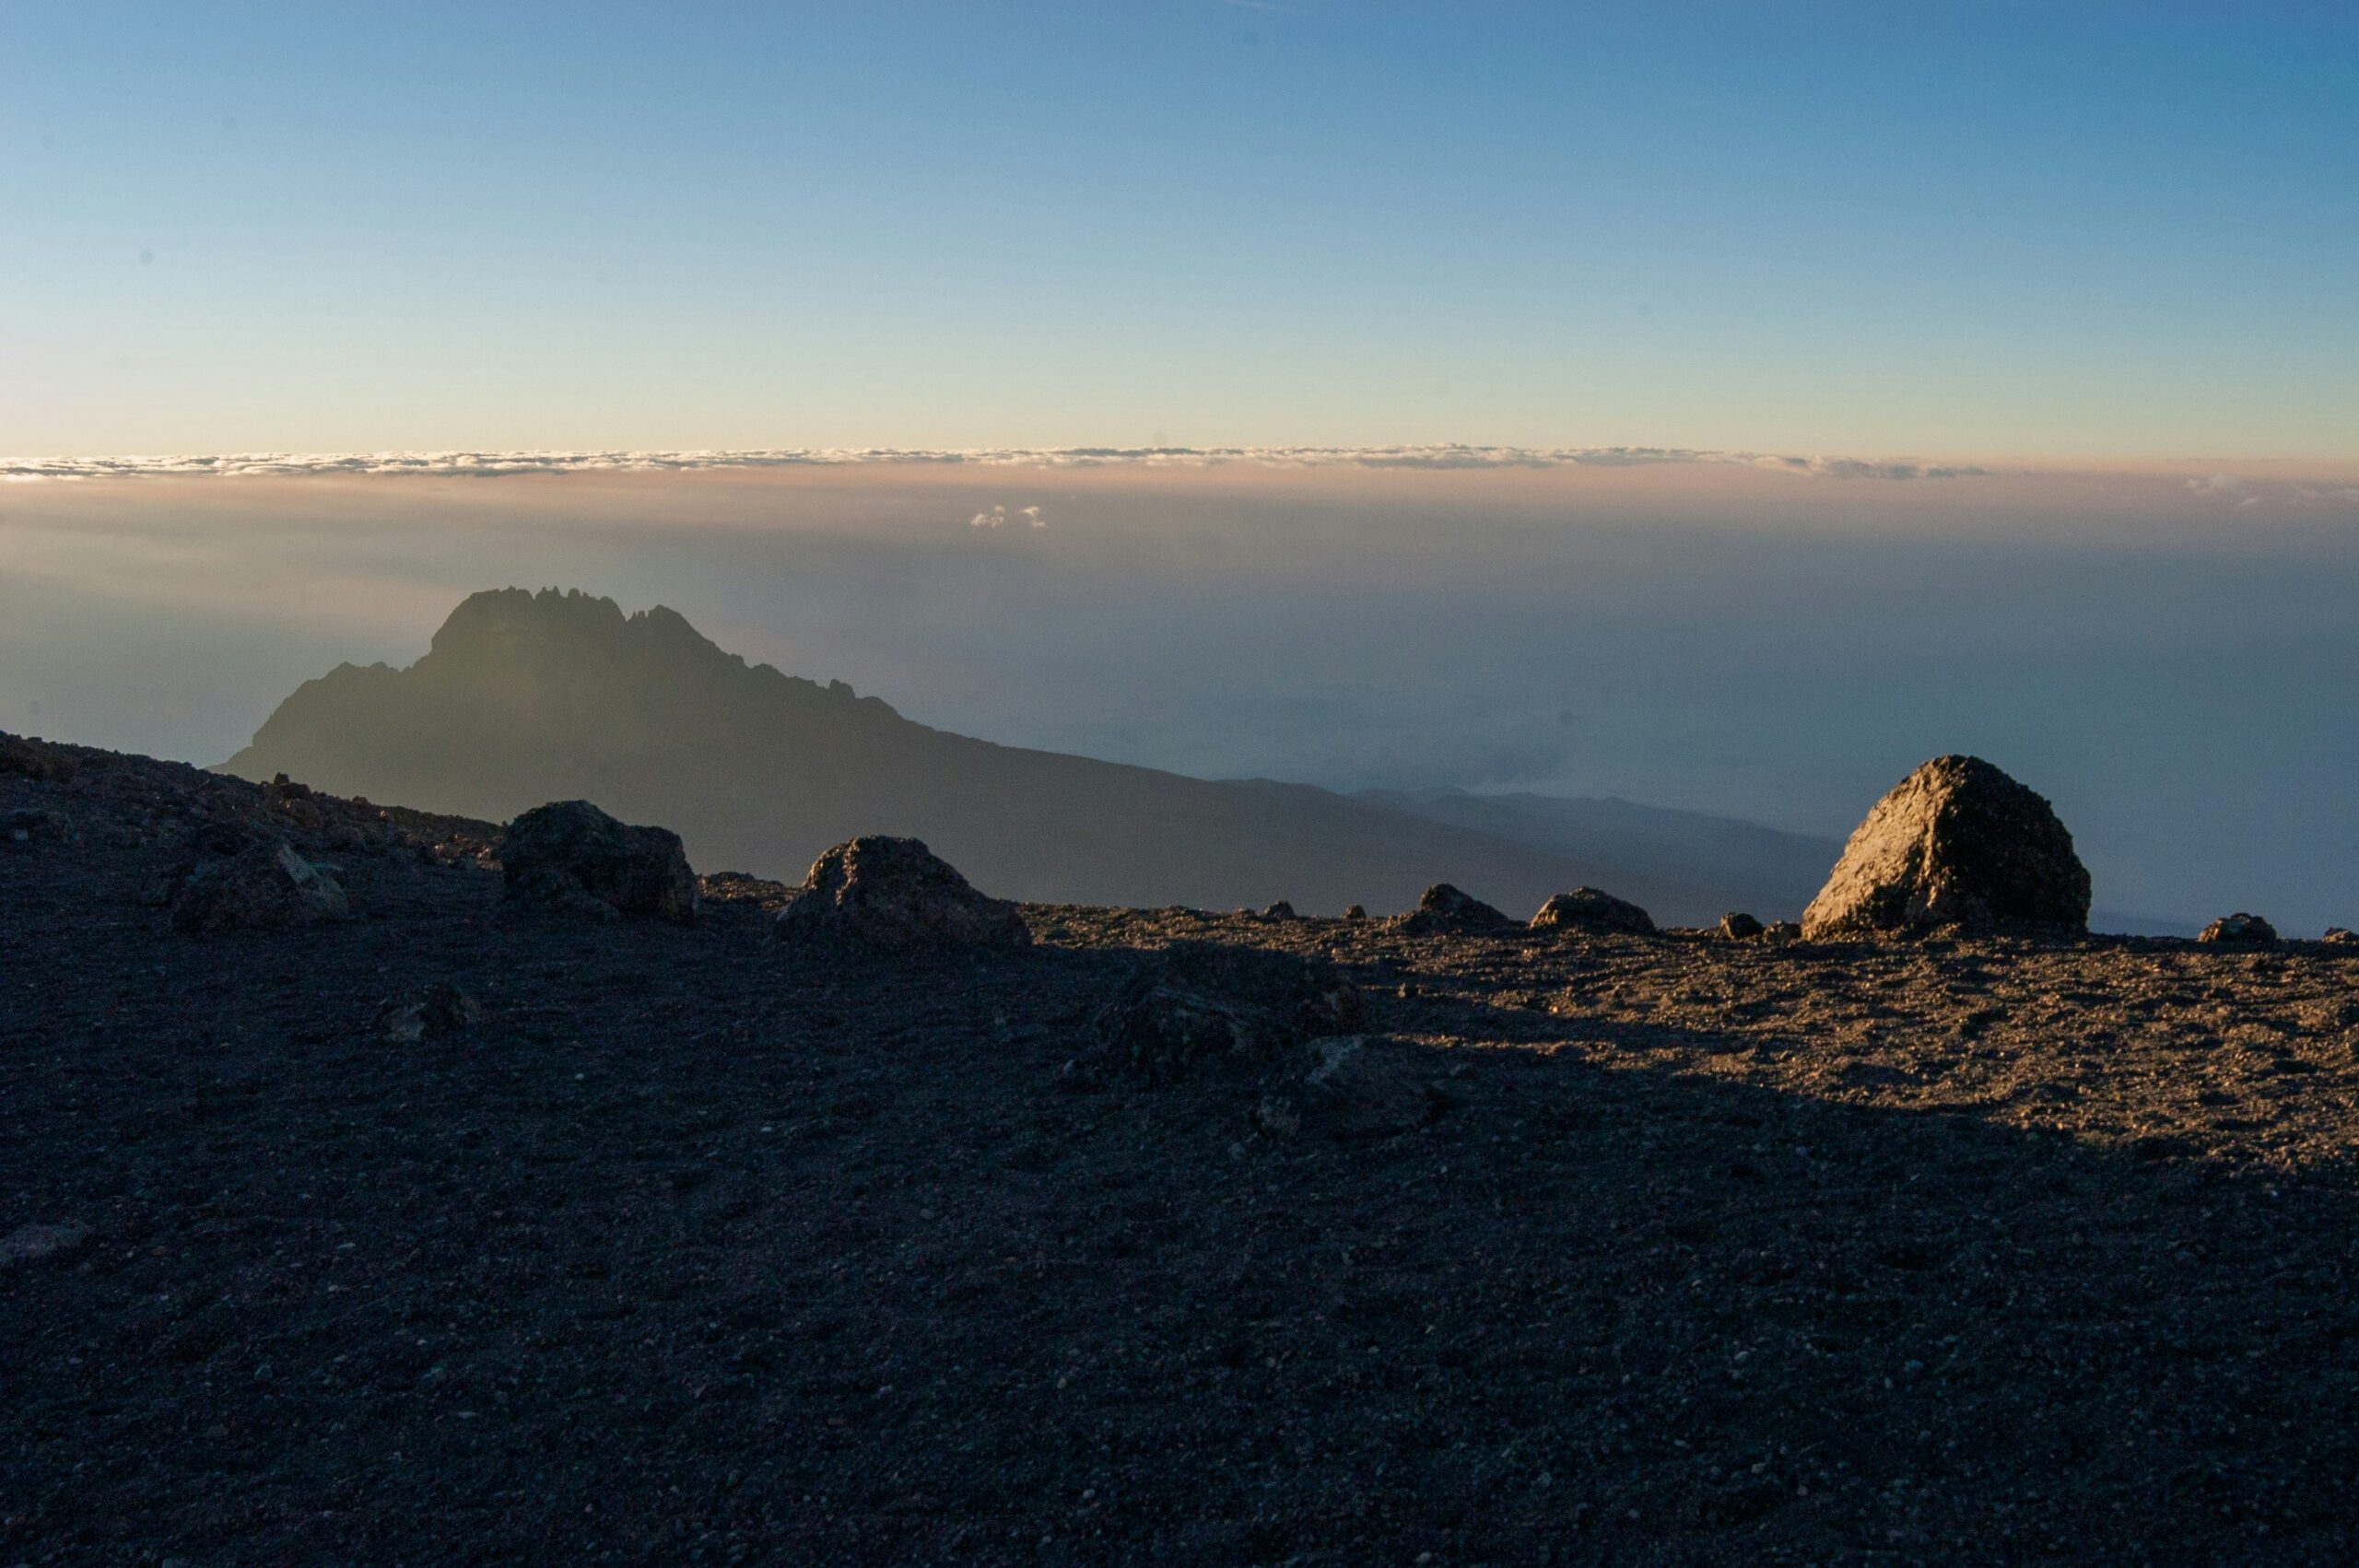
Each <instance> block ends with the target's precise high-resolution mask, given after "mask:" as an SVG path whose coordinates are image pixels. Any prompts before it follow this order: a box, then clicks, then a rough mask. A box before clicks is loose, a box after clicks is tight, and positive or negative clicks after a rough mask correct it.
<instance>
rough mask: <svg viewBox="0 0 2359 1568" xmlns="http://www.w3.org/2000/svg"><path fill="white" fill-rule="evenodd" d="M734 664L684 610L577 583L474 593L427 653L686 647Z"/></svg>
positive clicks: (673, 650) (626, 656)
mask: <svg viewBox="0 0 2359 1568" xmlns="http://www.w3.org/2000/svg"><path fill="white" fill-rule="evenodd" d="M684 651H685V652H688V653H691V654H693V655H696V656H700V657H707V658H712V659H719V660H723V661H728V662H732V663H734V662H735V661H734V660H730V659H729V656H728V655H726V654H724V653H722V650H721V649H720V648H718V647H717V646H715V645H714V643H713V642H712V641H711V640H710V638H706V637H705V636H703V635H702V634H701V633H699V632H698V630H697V629H696V628H695V627H694V626H690V625H689V624H688V622H687V617H686V616H684V615H682V614H680V613H679V612H678V611H676V610H673V609H670V608H667V607H666V606H664V605H661V604H658V605H656V606H655V607H653V608H652V609H648V610H640V611H638V612H636V613H634V614H624V613H623V609H622V606H621V605H619V604H617V603H615V602H614V601H613V600H611V599H608V598H605V597H604V596H603V595H600V594H595V593H584V592H582V591H581V590H580V589H578V588H567V589H557V588H544V589H542V590H541V591H538V592H537V593H536V592H534V591H532V590H530V589H525V588H493V589H487V590H485V591H482V592H480V593H471V594H469V595H467V597H466V599H465V600H464V601H463V602H462V603H460V605H459V607H458V608H457V609H455V610H453V611H452V612H451V614H450V616H449V618H448V619H446V620H445V621H444V622H443V623H442V627H441V629H440V631H438V632H436V633H435V634H434V640H433V644H432V647H431V650H430V651H429V653H428V659H430V660H433V661H436V662H438V663H440V664H452V663H457V664H468V665H474V664H484V663H494V664H497V663H510V662H515V661H528V662H529V661H537V660H538V659H539V658H541V657H545V656H555V657H558V658H569V659H578V658H581V657H585V656H587V657H593V658H597V659H601V660H639V659H644V658H647V657H649V656H650V655H653V654H670V655H674V656H676V655H677V654H679V653H681V652H684Z"/></svg>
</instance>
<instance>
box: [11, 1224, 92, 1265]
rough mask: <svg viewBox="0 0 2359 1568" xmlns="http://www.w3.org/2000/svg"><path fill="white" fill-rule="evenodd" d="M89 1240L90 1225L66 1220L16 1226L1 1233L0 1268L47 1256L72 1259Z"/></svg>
mask: <svg viewBox="0 0 2359 1568" xmlns="http://www.w3.org/2000/svg"><path fill="white" fill-rule="evenodd" d="M89 1242H90V1227H89V1226H88V1225H85V1224H80V1223H76V1222H74V1221H71V1220H68V1221H66V1222H65V1223H63V1224H56V1225H18V1227H17V1228H16V1229H15V1230H13V1231H10V1232H9V1233H8V1234H7V1235H5V1236H0V1269H10V1268H14V1267H16V1266H17V1265H18V1264H19V1263H38V1262H41V1260H42V1259H43V1258H71V1257H72V1256H73V1255H74V1254H76V1253H77V1252H79V1251H81V1250H82V1248H84V1247H85V1246H88V1245H89Z"/></svg>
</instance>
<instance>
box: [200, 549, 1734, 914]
mask: <svg viewBox="0 0 2359 1568" xmlns="http://www.w3.org/2000/svg"><path fill="white" fill-rule="evenodd" d="M223 766H224V769H225V770H226V771H228V772H230V773H234V774H238V775H241V776H243V777H246V778H268V777H270V776H271V775H272V774H274V773H282V772H283V773H286V774H288V776H289V777H291V778H298V779H300V780H302V781H303V782H305V783H308V784H311V785H313V786H315V787H317V788H320V789H324V790H334V791H336V792H339V793H345V794H361V795H367V796H369V797H370V798H372V799H379V800H397V801H401V802H405V803H408V804H413V805H416V806H418V807H421V808H425V809H429V810H437V811H448V812H453V813H464V814H468V815H474V816H482V817H489V818H505V817H508V816H511V815H513V814H514V813H517V812H520V811H522V810H525V809H526V808H528V807H531V806H534V805H536V804H539V803H540V802H543V801H547V800H555V799H562V798H568V797H574V796H581V797H585V798H588V799H590V800H593V801H595V802H598V803H599V804H600V805H602V806H604V807H605V808H606V809H607V810H609V811H611V812H614V813H616V814H618V815H620V816H623V817H625V818H627V819H628V820H631V821H640V822H654V823H660V824H662V825H664V826H667V827H671V828H673V829H675V830H676V831H677V832H679V833H680V834H681V835H682V836H683V837H685V838H686V840H687V847H688V851H689V855H690V857H691V858H692V859H693V860H695V861H696V863H697V864H698V866H699V867H700V868H704V869H708V870H719V869H722V868H733V869H739V870H745V871H750V872H757V873H759V874H762V875H768V876H780V877H787V878H790V879H799V878H800V876H801V875H802V872H803V871H804V868H805V867H806V866H807V865H808V864H809V863H810V861H811V860H814V859H815V858H816V856H817V855H818V853H819V852H820V851H821V850H822V849H824V848H827V846H828V845H830V844H834V843H837V842H839V841H841V840H843V839H845V838H849V837H852V836H854V835H856V834H861V833H897V834H910V835H915V836H916V837H921V838H924V839H925V840H926V841H927V842H928V843H929V844H931V845H932V846H933V848H935V850H936V851H937V852H939V853H941V854H942V855H944V856H945V857H946V858H947V859H948V860H950V861H951V862H952V863H953V864H955V865H957V866H958V867H959V868H960V869H961V870H963V871H965V872H967V873H968V876H969V877H971V878H972V879H973V880H974V881H975V882H976V883H977V884H978V885H980V886H982V887H984V888H987V889H988V890H990V891H991V892H992V893H994V894H997V895H1002V896H1006V897H1015V898H1025V899H1032V900H1039V901H1053V902H1063V903H1090V904H1128V905H1157V904H1185V905H1193V906H1199V907H1235V906H1237V905H1240V904H1245V905H1260V904H1264V903H1268V902H1271V901H1273V900H1276V899H1281V898H1284V899H1288V900H1291V901H1292V902H1294V903H1295V904H1297V906H1299V907H1301V908H1302V909H1303V910H1304V911H1305V912H1306V913H1308V912H1310V911H1313V910H1334V909H1339V908H1341V907H1343V906H1344V905H1345V904H1348V903H1354V902H1358V903H1364V904H1366V905H1367V906H1368V907H1370V908H1371V909H1373V910H1377V911H1379V912H1381V911H1384V910H1389V909H1397V908H1402V907H1407V906H1408V905H1410V904H1411V903H1413V902H1414V900H1415V898H1416V896H1417V895H1418V893H1419V892H1420V891H1421V890H1422V889H1423V888H1424V887H1426V885H1427V884H1428V883H1434V882H1437V881H1449V882H1454V883H1458V884H1459V885H1461V886H1462V887H1464V888H1466V889H1467V890H1468V891H1470V892H1472V893H1474V894H1475V895H1478V896H1480V897H1484V898H1486V899H1489V900H1491V901H1493V902H1495V903H1497V904H1499V905H1500V906H1501V907H1505V908H1508V909H1509V910H1511V911H1513V912H1515V913H1517V914H1521V913H1524V912H1526V911H1528V910H1530V909H1532V908H1533V907H1537V906H1538V904H1539V903H1540V902H1541V901H1542V900H1543V898H1545V897H1546V896H1547V895H1549V894H1551V893H1554V892H1558V891H1561V890H1563V889H1565V888H1567V887H1570V886H1573V885H1575V884H1577V883H1585V882H1586V883H1593V884H1596V885H1601V886H1605V887H1608V888H1610V889H1612V890H1613V891H1614V892H1616V893H1618V894H1621V895H1623V896H1625V897H1629V898H1635V899H1637V901H1638V902H1640V903H1642V904H1644V905H1646V906H1647V907H1649V908H1650V909H1652V910H1654V911H1655V913H1656V914H1657V916H1658V917H1659V918H1661V919H1672V920H1680V919H1690V920H1694V919H1711V918H1715V917H1717V915H1718V914H1719V911H1720V910H1721V909H1723V908H1725V907H1729V896H1728V894H1727V893H1726V891H1725V890H1724V889H1723V888H1721V887H1720V886H1719V885H1718V884H1717V883H1715V881H1714V880H1713V879H1711V878H1709V877H1697V876H1690V875H1676V874H1674V875H1664V874H1661V872H1655V871H1652V870H1650V869H1649V868H1648V867H1646V866H1644V865H1624V864H1621V863H1618V862H1615V861H1612V860H1598V859H1595V858H1592V857H1584V856H1579V855H1574V854H1567V853H1566V852H1564V851H1563V850H1562V849H1561V848H1554V847H1550V848H1540V847H1534V846H1532V845H1528V844H1519V843H1514V842H1511V841H1509V840H1508V839H1506V838H1503V837H1498V836H1496V835H1495V834H1491V833H1487V832H1484V831H1481V830H1480V829H1479V828H1478V827H1475V826H1471V825H1460V824H1454V823H1449V822H1442V821H1435V820H1431V819H1430V818H1428V817H1425V816H1420V815H1416V814H1413V813H1409V812H1405V811H1402V810H1400V809H1398V808H1397V807H1394V806H1392V805H1390V804H1388V803H1385V802H1378V801H1370V800H1355V799H1350V798H1347V797H1344V796H1341V795H1337V794H1333V793H1332V792H1330V791H1327V790H1319V789H1315V788H1312V787H1310V786H1308V785H1298V784H1279V783H1272V782H1269V781H1266V780H1258V779H1257V780H1250V781H1232V782H1211V781H1207V780H1203V779H1196V778H1182V777H1180V776H1179V775H1177V774H1171V773H1164V772H1159V771H1157V770H1156V769H1153V768H1144V767H1133V766H1124V765H1121V764H1116V763H1108V762H1099V761H1095V760H1092V759H1090V758H1086V757H1078V756H1068V755H1060V754H1057V753H1051V752H1039V751H1028V750H1025V749H1022V748H1019V747H1013V746H1002V745H996V744H993V743H990V742H987V741H979V740H973V739H970V738H968V737H966V736H963V735H955V734H950V733H948V732H946V731H939V730H934V729H931V728H928V727H927V726H925V725H921V724H918V723H915V722H913V721H911V720H907V719H904V718H902V717H901V716H900V715H899V714H898V713H896V712H895V711H894V710H893V709H892V708H889V707H887V706H886V704H885V703H883V702H881V701H879V700H877V699H876V698H874V697H862V696H855V695H854V694H853V693H852V691H851V688H850V687H849V686H846V685H842V684H841V683H831V684H829V685H824V686H823V685H817V684H816V683H814V682H811V681H807V680H803V679H799V678H797V677H794V676H791V675H786V674H782V673H780V672H779V671H777V670H775V669H772V668H770V667H769V666H768V665H748V664H746V663H745V661H744V660H743V659H740V658H737V657H736V656H734V655H732V654H729V653H725V652H723V651H722V649H719V648H717V647H715V646H714V645H713V644H712V643H711V642H710V641H709V640H707V639H706V638H703V637H702V636H700V635H699V634H698V632H697V631H696V630H695V628H694V627H692V626H689V625H688V623H687V621H686V620H684V619H683V618H682V617H681V616H680V615H678V614H675V612H673V611H670V610H667V609H663V608H660V607H659V608H656V609H652V610H648V611H644V612H641V613H640V614H631V615H626V614H623V612H622V611H621V610H620V609H619V608H617V607H616V604H615V603H614V602H613V601H612V600H607V599H601V598H594V597H591V596H588V595H584V594H581V593H579V592H569V593H559V592H557V591H554V590H548V591H542V592H540V593H537V594H535V593H532V592H528V591H524V590H522V589H504V590H499V591H491V592H485V593H478V594H475V595H474V596H473V597H471V598H469V599H468V600H467V601H466V602H465V603H463V604H461V605H460V606H459V607H458V609H457V610H455V611H454V612H452V615H451V617H450V619H449V620H448V621H447V622H446V623H445V624H444V625H443V626H442V628H441V630H440V631H439V632H437V633H436V634H435V637H434V641H433V646H432V648H431V649H430V650H429V651H428V653H427V654H426V656H425V657H424V658H422V659H420V660H419V661H417V663H415V664H413V665H411V666H410V667H408V668H407V669H403V670H396V669H393V668H391V667H389V666H386V665H382V664H379V665H372V666H370V667H367V668H361V667H358V666H356V665H350V664H346V665H342V666H339V667H338V668H337V669H335V670H334V671H333V672H331V673H329V674H327V675H325V676H323V677H322V678H320V679H318V680H314V681H310V682H307V683H305V685H303V686H302V687H301V688H300V689H299V690H298V691H297V692H296V693H295V694H294V695H293V696H289V697H288V699H287V700H286V701H285V702H284V703H282V704H281V705H280V706H279V708H278V709H277V711H276V712H275V713H273V714H272V715H271V717H270V719H269V720H268V721H267V722H265V723H264V725H263V727H262V728H261V730H260V731H257V732H256V733H255V735H254V739H253V743H252V745H250V746H248V747H247V748H246V749H245V750H243V751H241V752H240V753H239V754H238V755H236V756H234V757H232V758H230V759H229V762H228V763H226V764H224V765H223Z"/></svg>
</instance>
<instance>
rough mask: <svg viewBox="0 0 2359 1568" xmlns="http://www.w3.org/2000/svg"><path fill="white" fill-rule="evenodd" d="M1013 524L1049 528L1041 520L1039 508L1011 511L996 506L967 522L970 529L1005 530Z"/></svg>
mask: <svg viewBox="0 0 2359 1568" xmlns="http://www.w3.org/2000/svg"><path fill="white" fill-rule="evenodd" d="M1011 522H1020V523H1023V524H1025V525H1027V527H1031V528H1046V527H1048V526H1049V525H1048V523H1047V522H1046V521H1043V520H1042V519H1041V516H1040V509H1039V507H1017V508H1016V509H1014V510H1013V511H1011V510H1009V509H1007V507H1006V506H1005V505H1000V506H995V507H993V508H992V509H990V510H989V511H980V512H977V513H976V514H975V515H974V516H972V517H970V518H968V520H967V526H968V527H969V528H1004V527H1006V526H1007V525H1008V524H1009V523H1011Z"/></svg>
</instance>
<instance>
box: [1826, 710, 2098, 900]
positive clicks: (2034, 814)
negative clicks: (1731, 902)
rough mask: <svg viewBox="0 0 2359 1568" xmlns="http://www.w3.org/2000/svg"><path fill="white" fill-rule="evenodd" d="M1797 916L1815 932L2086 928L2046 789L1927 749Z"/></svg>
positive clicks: (2070, 859) (2065, 837)
mask: <svg viewBox="0 0 2359 1568" xmlns="http://www.w3.org/2000/svg"><path fill="white" fill-rule="evenodd" d="M1940 926H1963V927H1966V928H1968V929H1972V930H1988V929H1991V928H2003V927H2014V928H2026V929H2035V930H2036V929H2047V930H2064V931H2084V930H2088V927H2089V873H2088V869H2087V868H2086V867H2084V866H2083V865H2082V864H2081V858H2080V856H2079V855H2077V854H2076V853H2074V852H2073V848H2072V836H2071V834H2070V833H2067V832H2066V831H2065V830H2064V825H2063V824H2062V823H2061V822H2059V821H2058V820H2057V818H2056V813H2055V811H2054V809H2053V808H2052V807H2050V806H2049V805H2048V802H2047V801H2046V800H2045V799H2043V798H2042V797H2040V796H2039V795H2037V794H2035V793H2033V792H2032V791H2031V790H2027V789H2025V787H2024V786H2023V785H2021V784H2019V783H2017V782H2015V780H2013V778H2008V777H2007V775H2006V774H2004V773H2002V772H2001V771H2000V770H1999V769H1998V768H1996V767H1993V766H1990V764H1989V763H1987V762H1984V761H1983V760H1982V759H1981V758H1979V757H1971V756H1941V757H1935V758H1934V759H1933V760H1932V761H1931V762H1929V763H1926V764H1924V765H1923V766H1920V767H1919V768H1918V769H1917V770H1916V771H1915V772H1913V773H1911V774H1910V775H1909V776H1908V777H1907V778H1904V779H1902V780H1901V781H1900V782H1899V783H1898V784H1896V785H1895V786H1894V787H1893V789H1892V790H1891V792H1890V793H1888V794H1886V795H1885V796H1884V799H1883V800H1881V801H1878V802H1876V803H1875V807H1874V809H1873V810H1872V811H1870V812H1869V813H1868V814H1867V817H1866V819H1865V820H1864V821H1862V822H1861V823H1860V825H1859V827H1858V829H1857V830H1856V831H1854V832H1853V833H1852V835H1851V838H1850V841H1849V842H1848V844H1846V845H1845V846H1844V847H1843V856H1842V859H1840V860H1837V861H1836V863H1835V870H1834V871H1833V872H1831V873H1829V874H1828V876H1827V879H1826V885H1825V887H1823V888H1821V889H1819V892H1818V896H1816V897H1815V898H1813V899H1812V900H1811V902H1810V907H1809V908H1808V909H1805V910H1804V911H1802V931H1803V933H1804V934H1805V935H1807V936H1809V937H1810V938H1812V939H1813V941H1815V940H1817V939H1819V938H1822V937H1827V936H1845V935H1855V934H1859V933H1862V932H1868V931H1897V930H1926V929H1931V928H1934V927H1940Z"/></svg>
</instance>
